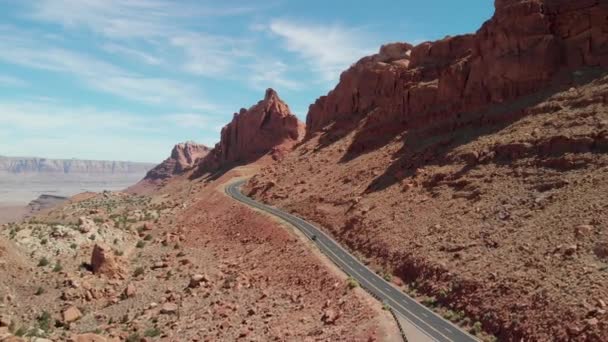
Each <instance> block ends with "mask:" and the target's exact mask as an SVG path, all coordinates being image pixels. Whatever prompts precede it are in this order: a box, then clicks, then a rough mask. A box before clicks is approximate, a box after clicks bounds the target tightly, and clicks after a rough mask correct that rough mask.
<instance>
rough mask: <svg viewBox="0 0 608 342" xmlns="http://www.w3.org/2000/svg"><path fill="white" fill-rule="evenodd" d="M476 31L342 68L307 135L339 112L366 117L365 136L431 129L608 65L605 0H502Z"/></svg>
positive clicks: (385, 51)
mask: <svg viewBox="0 0 608 342" xmlns="http://www.w3.org/2000/svg"><path fill="white" fill-rule="evenodd" d="M495 6H496V13H495V14H494V16H493V17H492V19H490V20H489V21H487V22H486V23H485V24H483V26H482V27H481V28H480V29H479V30H478V31H477V32H476V33H475V34H469V35H461V36H454V37H446V38H444V39H443V40H440V41H436V42H426V43H422V44H419V45H417V46H412V45H410V44H407V43H394V44H388V45H385V46H383V47H382V48H381V49H380V52H379V53H378V54H377V55H374V56H369V57H365V58H363V59H361V60H360V61H359V62H357V63H356V64H355V65H353V66H352V67H351V68H350V69H348V70H347V71H345V72H344V73H343V74H342V75H341V77H340V82H339V84H338V85H337V86H336V88H335V89H334V90H332V91H331V92H330V93H329V94H328V95H327V96H322V97H321V98H319V99H318V100H317V101H316V102H315V103H314V104H313V105H311V106H310V110H309V113H308V116H307V119H306V125H307V136H308V137H310V136H311V135H313V134H315V133H317V132H319V131H320V130H321V129H323V128H324V127H326V126H327V125H329V124H332V123H334V122H337V121H338V122H339V121H345V120H346V121H354V122H358V121H359V120H362V119H363V118H365V121H364V122H362V123H361V124H363V125H364V126H365V130H364V132H360V133H359V135H360V136H361V138H360V146H357V148H362V149H364V148H366V146H365V145H366V141H365V140H366V139H369V140H373V139H374V136H378V135H381V134H391V133H397V132H398V131H402V130H412V129H424V130H426V131H427V132H425V135H430V134H435V133H436V132H442V131H445V130H452V129H454V128H456V127H461V126H463V125H465V124H467V123H469V122H470V121H475V120H492V118H488V117H482V118H479V117H478V116H477V115H474V114H473V113H474V112H476V111H479V110H481V109H483V108H487V107H488V106H489V105H491V104H497V103H503V102H505V101H508V100H512V99H515V98H517V97H520V96H522V95H528V94H531V93H533V92H535V91H538V90H539V89H542V88H543V87H545V86H547V85H548V84H549V83H550V82H551V81H552V80H553V81H558V80H556V79H555V78H556V76H557V75H561V76H562V77H563V78H564V79H566V80H567V79H569V78H570V76H571V75H572V74H571V72H572V71H575V70H577V69H579V68H582V67H599V66H602V67H607V66H608V33H607V30H608V22H607V20H606V16H607V15H608V4H606V2H605V1H599V0H586V1H569V0H551V1H549V0H496V1H495Z"/></svg>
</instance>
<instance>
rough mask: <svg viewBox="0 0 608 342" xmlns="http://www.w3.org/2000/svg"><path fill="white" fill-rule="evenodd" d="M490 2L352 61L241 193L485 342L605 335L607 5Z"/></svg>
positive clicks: (607, 294) (555, 1)
mask: <svg viewBox="0 0 608 342" xmlns="http://www.w3.org/2000/svg"><path fill="white" fill-rule="evenodd" d="M495 5H496V13H495V14H494V16H493V17H492V19H490V20H489V21H488V22H486V23H485V24H483V26H482V27H481V29H480V30H478V31H477V32H476V33H475V34H470V35H462V36H456V37H447V38H445V39H443V40H440V41H437V42H427V43H423V44H420V45H418V46H412V45H410V44H407V43H392V44H387V45H385V46H383V47H382V48H381V49H380V52H379V53H378V54H376V55H374V56H369V57H365V58H363V59H361V60H360V61H359V62H357V63H356V64H355V65H353V66H352V67H351V68H350V69H348V70H347V71H345V72H344V73H343V74H342V75H341V78H340V82H339V84H338V85H337V86H336V88H335V89H334V90H332V91H330V92H329V94H327V96H323V97H321V98H320V99H318V100H317V101H316V103H315V104H313V105H312V106H311V107H310V110H309V113H308V117H307V129H308V132H307V136H306V139H305V140H304V141H303V142H302V143H300V144H298V146H297V147H296V148H295V150H294V151H293V152H292V153H290V154H289V155H287V156H286V157H285V158H284V159H283V160H282V161H281V163H277V164H275V165H271V166H269V167H267V168H266V169H264V170H263V171H262V172H260V173H259V174H258V175H256V176H255V177H254V178H253V179H252V180H251V181H250V182H249V183H248V184H247V186H246V188H247V190H248V191H249V194H250V195H252V196H254V197H256V198H257V199H259V200H262V201H265V202H268V203H270V204H272V205H274V206H277V207H280V208H283V209H284V210H287V211H291V212H294V213H295V214H297V215H298V216H300V217H303V218H306V219H308V220H310V221H312V222H315V223H317V224H319V225H320V226H321V227H323V228H325V229H326V230H327V231H328V232H329V233H330V234H331V235H332V236H333V237H335V238H336V239H337V240H338V241H340V242H341V243H342V244H343V245H345V246H347V247H348V248H350V249H351V251H353V253H354V254H355V255H361V256H362V257H363V258H364V260H366V261H368V262H369V264H370V265H371V267H372V268H374V270H376V271H377V272H378V273H392V274H393V275H394V276H395V277H394V279H397V280H395V283H400V284H401V283H402V285H401V286H403V287H402V290H403V291H407V292H409V293H410V294H412V295H413V296H417V297H418V299H420V300H421V301H422V300H423V301H425V302H426V303H431V305H432V306H434V307H435V310H437V311H438V312H439V313H440V314H442V315H444V317H446V318H448V319H450V320H452V321H454V322H456V323H459V324H461V325H464V326H465V327H467V329H471V330H472V331H476V332H479V331H480V330H484V331H486V332H487V333H488V334H491V335H494V336H485V337H483V336H480V338H482V339H484V338H485V339H487V340H493V339H494V338H498V340H504V341H519V340H522V339H523V340H539V341H541V340H543V341H544V340H547V341H549V340H550V341H605V340H607V339H608V316H607V315H606V314H605V313H606V312H605V309H604V308H603V306H602V303H603V304H605V302H606V298H608V288H606V287H605V286H603V285H602V284H605V282H606V281H607V280H608V279H607V278H606V272H605V262H606V260H608V247H607V242H606V235H605V229H606V227H608V216H607V215H606V210H608V205H607V204H606V201H605V197H606V195H605V194H606V193H608V173H607V172H606V171H607V170H608V19H607V18H608V3H607V2H606V1H597V0H589V1H564V0H545V1H542V0H527V1H525V0H510V1H507V0H504V1H496V2H495ZM600 265H602V266H600ZM600 301H601V302H600ZM338 321H339V320H338ZM478 336H479V335H478Z"/></svg>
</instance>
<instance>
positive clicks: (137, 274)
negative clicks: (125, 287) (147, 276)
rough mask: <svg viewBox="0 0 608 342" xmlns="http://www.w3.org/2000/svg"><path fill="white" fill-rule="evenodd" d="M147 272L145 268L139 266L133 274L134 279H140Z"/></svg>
mask: <svg viewBox="0 0 608 342" xmlns="http://www.w3.org/2000/svg"><path fill="white" fill-rule="evenodd" d="M144 272H145V270H144V268H143V267H141V266H139V267H137V268H136V269H135V271H134V272H133V276H134V277H139V276H140V275H142V274H144Z"/></svg>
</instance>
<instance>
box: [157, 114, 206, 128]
mask: <svg viewBox="0 0 608 342" xmlns="http://www.w3.org/2000/svg"><path fill="white" fill-rule="evenodd" d="M163 119H164V120H165V121H166V122H167V123H171V124H173V125H175V126H178V127H182V128H196V129H200V130H210V129H213V124H212V123H211V120H210V118H209V117H208V116H205V115H201V114H195V113H177V114H169V115H166V116H164V118H163Z"/></svg>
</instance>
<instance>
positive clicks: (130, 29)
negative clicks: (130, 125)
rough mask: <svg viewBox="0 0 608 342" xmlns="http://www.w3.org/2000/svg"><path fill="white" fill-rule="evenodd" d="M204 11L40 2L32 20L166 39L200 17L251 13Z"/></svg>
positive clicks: (141, 1)
mask: <svg viewBox="0 0 608 342" xmlns="http://www.w3.org/2000/svg"><path fill="white" fill-rule="evenodd" d="M214 7H215V8H206V7H203V6H201V5H200V3H197V2H192V1H181V2H180V3H179V5H177V6H176V3H175V2H173V1H168V0H39V1H35V2H33V3H32V4H31V5H30V8H31V17H32V18H34V19H36V20H41V21H47V22H52V23H59V24H62V25H64V26H66V27H79V26H82V27H86V28H88V29H90V30H91V31H93V32H96V33H98V34H101V35H104V36H107V37H112V38H152V37H165V36H170V35H172V34H174V33H175V32H176V31H179V25H178V24H177V23H179V22H180V21H183V20H186V19H192V18H197V17H199V18H200V17H202V16H220V15H236V14H241V13H245V12H247V11H249V10H251V9H250V8H249V7H242V6H235V7H225V8H218V6H214Z"/></svg>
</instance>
